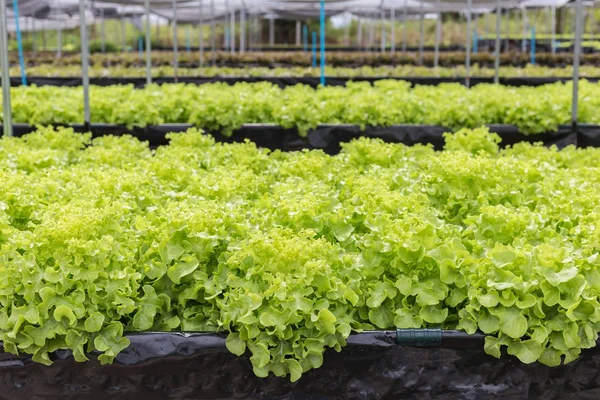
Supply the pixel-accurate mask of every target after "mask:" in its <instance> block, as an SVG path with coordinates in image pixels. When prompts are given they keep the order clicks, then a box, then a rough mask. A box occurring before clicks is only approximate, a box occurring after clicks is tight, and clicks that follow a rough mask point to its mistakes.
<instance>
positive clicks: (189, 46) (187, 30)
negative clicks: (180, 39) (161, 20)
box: [185, 25, 192, 53]
mask: <svg viewBox="0 0 600 400" xmlns="http://www.w3.org/2000/svg"><path fill="white" fill-rule="evenodd" d="M185 51H186V52H187V53H191V52H192V37H191V34H190V26H189V25H186V27H185Z"/></svg>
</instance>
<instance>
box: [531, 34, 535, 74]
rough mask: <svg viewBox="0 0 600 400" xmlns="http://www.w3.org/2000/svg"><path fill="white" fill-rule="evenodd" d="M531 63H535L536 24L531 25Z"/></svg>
mask: <svg viewBox="0 0 600 400" xmlns="http://www.w3.org/2000/svg"><path fill="white" fill-rule="evenodd" d="M531 64H532V65H535V26H532V27H531Z"/></svg>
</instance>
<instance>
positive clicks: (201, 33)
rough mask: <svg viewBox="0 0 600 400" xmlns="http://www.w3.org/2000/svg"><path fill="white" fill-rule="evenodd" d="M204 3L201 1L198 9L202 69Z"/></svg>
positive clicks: (201, 64)
mask: <svg viewBox="0 0 600 400" xmlns="http://www.w3.org/2000/svg"><path fill="white" fill-rule="evenodd" d="M203 6H204V1H203V0H200V5H199V8H198V15H199V17H198V27H199V28H200V32H199V33H198V35H199V36H198V50H199V51H200V60H199V61H200V64H199V66H200V68H202V67H203V66H204V9H203V8H204V7H203Z"/></svg>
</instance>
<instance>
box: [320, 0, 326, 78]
mask: <svg viewBox="0 0 600 400" xmlns="http://www.w3.org/2000/svg"><path fill="white" fill-rule="evenodd" d="M320 11H321V12H320V13H319V16H320V18H319V23H320V25H321V86H325V23H326V20H325V0H321V10H320Z"/></svg>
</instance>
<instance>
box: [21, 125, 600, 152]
mask: <svg viewBox="0 0 600 400" xmlns="http://www.w3.org/2000/svg"><path fill="white" fill-rule="evenodd" d="M71 126H72V127H73V128H74V129H75V131H76V132H90V131H91V132H92V134H93V136H94V137H99V136H103V135H123V134H130V135H133V136H134V137H136V138H138V139H140V140H143V141H147V142H148V143H149V144H150V146H151V147H157V146H162V145H165V144H167V143H168V140H167V139H166V137H165V135H166V134H167V133H169V132H185V131H186V130H188V129H189V128H191V127H192V126H191V125H189V124H167V125H159V126H149V127H146V128H133V129H128V128H126V127H124V126H121V125H103V124H92V125H91V126H89V127H85V126H84V125H71ZM489 128H490V131H492V132H496V133H498V134H499V135H500V137H501V138H502V145H503V146H508V145H512V144H515V143H519V142H530V143H534V142H541V143H543V144H544V145H546V146H552V145H556V146H557V147H558V148H564V147H566V146H568V145H576V146H581V147H588V146H593V147H600V126H596V125H589V126H580V127H579V128H578V132H577V133H573V130H572V128H571V127H568V126H562V127H560V128H559V129H558V131H557V132H552V133H545V134H539V135H523V134H521V133H520V132H519V130H518V128H517V127H516V126H512V125H489ZM35 129H36V128H35V127H32V126H30V125H24V124H17V125H14V135H15V136H23V135H25V134H27V133H30V132H33V131H35ZM449 131H450V129H447V128H443V127H440V126H434V125H395V126H390V127H385V128H383V127H366V128H365V129H364V130H363V129H361V128H360V127H359V126H357V125H321V126H319V127H318V128H317V129H314V130H311V131H309V132H308V135H306V136H305V137H301V136H300V135H299V134H298V131H297V130H296V129H285V128H282V127H281V126H278V125H268V124H246V125H244V126H243V127H242V128H240V129H238V130H236V131H235V132H234V133H233V134H232V135H231V136H229V137H225V136H223V135H221V134H219V133H213V134H212V135H213V137H214V138H215V140H216V141H218V142H224V143H233V142H243V141H244V140H250V141H252V142H254V143H256V144H257V146H259V147H263V148H268V149H270V150H282V151H298V150H303V149H312V150H315V149H318V150H323V151H324V152H326V153H328V154H337V153H339V152H340V150H341V143H345V142H350V141H351V140H353V139H357V138H359V137H370V138H379V139H381V140H383V141H385V142H389V143H404V144H406V145H414V144H431V145H433V147H434V148H435V149H437V150H441V149H442V148H443V147H444V137H443V134H444V132H449ZM580 142H581V143H580Z"/></svg>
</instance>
